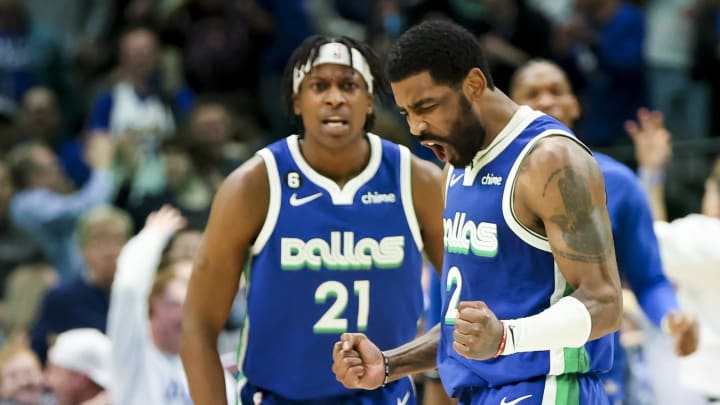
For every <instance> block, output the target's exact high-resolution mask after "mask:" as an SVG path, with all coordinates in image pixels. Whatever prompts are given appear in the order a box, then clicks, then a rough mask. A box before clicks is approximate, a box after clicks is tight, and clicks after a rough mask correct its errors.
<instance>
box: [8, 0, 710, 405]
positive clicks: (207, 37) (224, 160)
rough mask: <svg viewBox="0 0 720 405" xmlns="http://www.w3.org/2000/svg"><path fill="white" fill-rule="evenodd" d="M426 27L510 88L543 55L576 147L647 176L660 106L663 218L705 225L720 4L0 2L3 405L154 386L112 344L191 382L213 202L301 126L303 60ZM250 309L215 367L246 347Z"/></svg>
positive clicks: (383, 43)
mask: <svg viewBox="0 0 720 405" xmlns="http://www.w3.org/2000/svg"><path fill="white" fill-rule="evenodd" d="M425 18H449V19H452V20H454V21H456V22H459V23H460V24H462V25H463V26H465V27H466V28H467V29H469V30H470V31H471V32H473V33H474V34H476V35H477V36H478V38H479V40H480V41H481V44H482V45H483V47H484V49H485V50H486V52H487V56H488V58H489V62H490V66H491V71H492V75H493V77H494V80H495V83H496V85H497V86H498V87H499V88H501V89H503V90H507V89H508V88H509V86H510V84H511V83H510V82H511V79H512V77H513V74H514V72H515V70H516V68H517V67H519V66H521V65H523V64H525V63H526V62H528V61H529V60H532V59H535V58H545V59H548V60H552V61H554V62H555V63H557V64H558V65H559V66H560V67H562V68H563V69H564V70H565V71H566V72H567V73H568V77H569V79H570V81H571V84H572V87H573V88H574V90H575V93H576V94H577V96H578V99H579V101H580V104H581V105H582V108H581V110H582V112H583V113H582V115H581V116H580V119H579V120H578V121H577V124H576V126H575V129H576V132H577V134H578V135H579V136H580V138H581V139H582V140H583V141H584V142H585V143H586V144H588V146H590V147H591V148H593V150H600V151H603V152H606V153H607V154H610V155H612V156H614V157H616V158H617V159H619V160H621V161H623V162H625V163H627V164H629V165H630V166H632V167H635V166H636V165H637V162H636V160H635V155H634V153H633V149H632V148H633V146H632V142H631V138H630V137H629V136H628V133H627V131H626V129H625V123H626V121H627V120H629V119H634V118H635V117H636V114H637V111H638V109H639V108H641V107H650V108H652V109H654V110H657V111H660V112H662V114H663V116H664V124H665V127H666V128H667V129H668V131H669V132H670V133H672V137H673V143H674V145H673V147H674V154H673V155H672V157H668V158H667V159H668V161H667V162H666V163H667V171H666V174H667V179H668V180H667V182H666V183H665V184H666V187H665V190H664V191H663V192H664V193H665V194H664V197H665V199H666V203H667V217H668V219H673V218H678V217H681V216H684V215H687V214H689V213H692V212H700V205H701V200H702V196H703V192H704V187H705V179H706V178H707V177H708V175H709V174H710V169H711V166H712V164H711V162H712V159H713V158H714V155H715V154H717V153H718V152H720V73H718V72H720V1H718V0H447V1H433V0H363V1H355V0H352V1H351V0H53V1H48V0H0V156H2V159H1V160H0V294H1V296H0V300H1V306H0V340H1V341H2V348H1V349H0V404H46V403H48V404H49V403H55V402H57V403H59V404H76V403H86V404H102V403H107V401H108V396H107V395H108V394H107V393H105V391H106V390H108V389H110V390H112V389H113V387H111V386H109V385H112V384H114V383H115V382H118V384H133V381H135V380H137V379H138V378H142V377H141V375H140V374H138V373H136V374H135V375H132V369H131V370H130V371H126V374H127V373H130V374H129V375H125V376H121V375H117V374H113V373H111V372H110V371H108V366H107V362H109V361H110V360H109V358H110V357H113V358H114V356H116V355H117V354H116V353H113V354H112V356H111V355H110V354H109V353H110V352H111V351H112V350H111V348H110V346H111V341H112V344H113V345H114V344H118V345H122V346H123V347H126V348H128V349H127V350H128V352H127V353H128V354H125V355H123V356H125V357H122V358H123V359H124V360H127V361H128V362H129V363H128V364H137V366H136V367H137V369H136V370H140V369H147V368H148V367H146V366H144V365H143V364H145V365H147V364H159V363H157V362H159V361H162V362H166V363H167V364H166V366H167V367H169V368H168V370H171V368H170V367H171V363H172V362H173V361H177V365H176V366H178V367H179V364H180V363H179V358H177V350H178V349H177V342H176V341H175V340H177V339H178V338H179V335H180V327H179V323H180V318H181V308H182V302H183V300H184V291H185V290H186V288H187V285H186V284H187V272H188V271H189V268H190V265H189V263H190V262H189V260H191V259H192V257H193V254H194V252H195V250H196V249H197V246H198V243H199V241H200V235H201V232H202V230H203V228H204V226H205V223H206V221H207V218H208V214H209V210H210V204H211V201H212V198H213V196H214V193H215V191H216V190H217V188H218V186H219V185H220V183H221V181H222V180H223V178H224V177H225V176H226V175H228V174H229V173H230V172H231V171H232V170H233V169H234V168H236V167H237V166H238V165H239V164H240V163H242V162H243V161H245V160H246V159H247V158H248V157H250V156H251V155H252V154H253V153H254V152H255V151H257V150H258V149H259V148H260V147H262V146H264V145H265V144H267V143H269V142H271V141H274V140H276V139H279V138H281V137H284V136H286V135H288V134H289V133H292V132H293V130H294V128H293V127H292V125H291V124H290V121H289V120H288V117H287V114H286V112H285V111H283V104H282V102H281V94H282V74H283V69H284V68H285V64H286V62H287V60H288V58H289V57H290V54H291V53H292V51H293V50H294V49H295V48H296V47H297V45H299V44H300V43H301V42H302V40H303V39H305V38H306V37H308V36H310V35H312V34H315V33H320V34H325V35H348V36H351V37H354V38H357V39H360V40H364V41H366V42H368V43H369V44H371V45H372V46H373V47H374V49H375V50H376V51H377V53H378V54H379V55H380V56H381V57H382V56H383V55H384V52H385V51H386V50H387V49H388V46H389V45H390V44H392V42H393V41H394V39H396V38H397V37H398V36H399V35H400V34H401V33H402V32H403V31H404V30H405V29H407V28H408V27H409V26H411V25H413V24H415V23H417V22H419V21H421V20H423V19H425ZM376 116H377V121H376V125H375V132H377V133H378V134H380V135H381V136H384V137H387V138H390V139H392V140H394V141H396V142H398V143H402V144H406V145H408V146H410V147H411V149H412V150H413V151H414V152H416V153H417V154H418V155H420V156H423V157H426V158H428V159H433V157H432V154H430V153H429V152H427V151H424V150H422V148H420V147H419V146H418V145H417V144H416V143H415V141H414V140H413V139H412V137H411V136H410V135H409V132H408V130H407V128H406V126H405V124H404V123H403V119H402V117H401V116H400V115H399V114H398V113H397V111H396V108H395V107H394V104H393V102H392V100H384V101H383V103H382V104H381V106H380V107H379V108H376ZM168 206H172V207H174V208H169V207H168ZM163 207H164V208H163ZM148 235H151V236H148ZM131 238H133V239H132V240H136V241H137V240H141V241H145V242H144V243H140V242H137V243H136V244H135V245H133V244H132V243H128V241H131ZM135 238H139V239H135ZM140 245H142V246H140ZM133 246H134V248H135V249H136V250H133ZM138 249H139V250H138ZM143 249H145V250H143ZM123 257H125V258H126V260H124V261H123V260H122V258H123ZM138 260H140V262H142V263H140V264H138ZM123 265H124V266H125V267H126V268H125V269H123V268H122V266H123ZM123 270H126V271H127V272H129V273H128V274H125V276H124V278H120V277H121V276H120V275H121V274H122V271H123ZM118 280H122V281H123V282H122V283H120V282H119V281H118ZM114 281H116V282H115V283H114ZM237 301H238V302H237V303H236V305H235V307H236V308H234V311H233V316H232V317H231V320H230V321H228V324H227V327H226V329H227V334H228V336H227V338H224V339H221V342H220V346H221V348H220V350H221V352H231V351H232V350H233V348H234V345H235V344H236V341H237V337H238V335H239V333H240V331H239V329H240V327H241V323H242V322H241V319H242V313H243V304H242V300H241V299H238V300H237ZM128 302H130V303H131V304H128ZM133 302H134V303H135V305H132V303H133ZM133 311H134V312H133ZM146 318H147V319H149V321H150V323H149V325H150V326H149V328H150V331H144V329H142V328H148V326H147V322H146ZM133 320H134V321H135V322H134V323H133ZM113 322H115V323H113ZM113 325H115V326H113ZM132 325H136V326H137V328H139V329H137V330H134V333H135V335H133V330H132ZM126 326H127V328H128V329H127V330H126V328H125V327H126ZM97 331H99V332H102V333H96V332H97ZM143 331H144V332H147V333H149V334H150V335H151V336H152V337H153V342H150V343H147V344H146V343H145V342H143V341H142V339H141V338H138V336H142V335H143V333H144V332H143ZM147 333H146V334H147ZM108 336H109V338H108ZM173 339H175V340H173ZM120 341H122V342H121V343H120ZM626 341H629V342H634V341H632V340H626ZM150 346H152V347H153V349H148V350H149V351H148V352H147V353H145V352H144V351H143V350H141V348H142V347H150ZM133 348H135V349H136V350H134V351H133V350H132V349H133ZM152 350H156V351H158V350H159V351H158V353H171V354H173V355H174V356H175V357H173V358H168V359H165V358H164V357H163V358H162V359H160V358H159V357H157V356H159V355H158V354H157V353H155V352H153V351H152ZM141 356H144V357H141ZM231 357H232V356H229V357H228V363H232V361H233V360H234V359H232V360H231V359H230V358H231ZM130 358H135V359H136V360H128V359H130ZM166 360H167V361H166ZM143 362H144V363H143ZM148 362H151V363H148ZM163 364H165V363H163ZM638 364H642V363H638ZM128 367H131V365H129V366H128ZM163 367H165V366H163ZM229 368H230V367H229ZM636 370H637V369H636ZM43 373H45V375H44V376H43ZM148 378H152V376H150V377H148ZM111 382H112V383H111ZM178 384H186V383H183V382H181V381H179V382H178ZM718 384H720V382H719V383H718ZM127 386H130V385H127ZM180 391H181V390H178V392H180ZM111 395H112V396H113V398H116V397H115V395H116V394H115V393H111ZM172 395H173V393H165V396H166V398H168V401H169V402H170V401H171V399H172ZM229 397H230V395H229ZM173 400H174V399H173ZM184 400H186V401H189V398H185V399H184ZM169 402H168V403H169ZM119 403H122V402H119ZM173 403H174V402H173ZM177 403H181V402H177ZM185 403H188V402H185Z"/></svg>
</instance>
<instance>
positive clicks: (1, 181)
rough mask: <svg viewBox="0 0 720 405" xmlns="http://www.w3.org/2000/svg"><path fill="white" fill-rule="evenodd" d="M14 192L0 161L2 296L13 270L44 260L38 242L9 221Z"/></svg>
mask: <svg viewBox="0 0 720 405" xmlns="http://www.w3.org/2000/svg"><path fill="white" fill-rule="evenodd" d="M14 192H15V190H14V187H13V185H12V181H11V179H10V172H9V170H8V168H7V166H6V165H5V163H4V162H3V161H0V293H2V294H4V292H5V281H6V279H7V277H8V276H9V274H10V272H11V271H13V269H15V268H16V267H17V266H19V265H21V264H25V263H30V262H38V261H42V260H43V259H44V258H43V252H42V249H41V247H40V245H39V244H38V242H37V241H36V240H35V239H33V238H32V237H31V236H30V235H29V234H28V233H27V232H25V231H23V230H21V229H19V228H18V227H17V226H16V225H15V224H14V223H12V221H10V218H9V210H10V201H11V200H12V197H13V194H14ZM0 298H2V296H0Z"/></svg>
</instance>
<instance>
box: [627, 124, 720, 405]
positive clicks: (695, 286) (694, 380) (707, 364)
mask: <svg viewBox="0 0 720 405" xmlns="http://www.w3.org/2000/svg"><path fill="white" fill-rule="evenodd" d="M662 118H663V117H662V114H657V113H656V114H652V113H648V112H646V111H643V112H641V113H640V114H639V115H638V121H637V122H629V123H628V125H627V129H628V132H629V133H630V136H631V138H632V140H633V142H634V143H635V156H636V158H637V161H638V171H639V173H640V178H641V180H642V181H643V185H644V186H645V189H646V191H647V193H648V196H649V197H650V200H651V201H652V202H653V214H654V217H655V220H656V222H655V234H656V235H657V238H658V242H659V245H660V254H661V256H662V260H663V263H664V265H665V269H666V271H667V274H668V277H669V278H670V279H671V280H673V281H674V282H675V284H676V285H677V291H678V298H679V300H680V302H681V303H682V304H683V306H684V307H686V308H691V309H692V310H693V311H695V312H696V313H697V315H698V319H699V320H700V322H701V324H702V328H701V330H700V345H699V346H698V350H697V352H696V353H694V354H693V355H691V356H688V357H686V358H682V359H680V361H679V366H680V367H679V368H677V369H676V368H674V367H672V366H671V367H669V368H668V367H667V366H666V365H665V364H667V363H663V364H658V367H657V368H659V369H661V371H665V372H666V373H668V374H671V375H669V376H667V377H666V378H667V379H673V380H677V379H679V381H680V384H681V385H682V386H683V387H684V388H685V389H687V390H689V391H691V392H694V393H697V394H699V395H702V396H704V397H706V398H707V399H708V400H709V402H714V400H712V399H713V398H714V399H715V400H716V399H717V398H720V384H718V381H720V315H719V313H718V308H720V296H719V295H718V291H720V271H718V269H720V254H718V253H719V252H720V250H719V249H718V240H720V159H719V160H716V161H715V164H714V167H713V169H712V172H711V173H710V175H709V176H708V177H707V179H706V181H705V194H704V196H703V200H702V208H701V212H700V213H694V214H690V215H687V216H685V217H683V218H679V219H675V220H673V221H671V222H668V219H667V217H666V214H665V212H666V210H665V207H664V199H663V187H664V183H665V177H664V171H665V165H666V164H667V161H668V159H669V157H670V155H671V151H672V149H671V144H670V142H669V138H670V134H669V133H668V132H667V131H666V130H664V128H663V126H662ZM675 370H677V374H675V372H674V371H675ZM659 388H664V387H663V386H662V385H660V386H659ZM683 399H684V398H683Z"/></svg>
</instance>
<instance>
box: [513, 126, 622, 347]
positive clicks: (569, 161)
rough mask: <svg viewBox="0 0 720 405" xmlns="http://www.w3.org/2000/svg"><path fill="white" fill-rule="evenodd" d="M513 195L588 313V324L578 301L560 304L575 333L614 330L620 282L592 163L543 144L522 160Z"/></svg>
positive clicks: (557, 140) (578, 153)
mask: <svg viewBox="0 0 720 405" xmlns="http://www.w3.org/2000/svg"><path fill="white" fill-rule="evenodd" d="M515 190H516V194H515V203H516V214H519V215H520V216H521V218H522V217H524V220H523V219H521V222H523V223H524V224H525V225H527V226H529V227H530V228H533V230H535V231H536V232H539V233H544V234H546V235H547V238H548V240H549V243H550V247H551V249H552V253H553V256H554V258H555V261H556V262H557V265H558V268H559V270H560V272H561V273H562V275H563V276H564V278H565V279H566V280H567V282H568V283H569V285H570V286H571V287H572V288H573V290H574V291H573V292H572V294H571V296H572V297H574V298H575V299H577V300H578V301H579V302H580V303H582V304H583V305H584V306H585V308H586V309H587V312H588V313H589V321H590V325H587V323H586V322H583V321H582V320H581V318H583V314H582V311H583V310H582V308H581V307H580V308H578V306H577V301H573V300H567V299H563V300H564V302H563V305H564V307H563V310H565V309H567V310H568V311H571V312H568V316H570V313H572V316H576V318H572V319H577V324H578V325H577V326H578V328H586V331H585V333H588V332H589V336H588V337H586V340H592V339H597V338H599V337H601V336H603V335H606V334H608V333H611V332H614V331H616V330H617V329H618V328H619V327H620V321H621V311H622V297H621V290H620V279H619V275H618V269H617V262H616V260H615V252H614V245H613V237H612V230H611V227H610V219H609V217H608V212H607V205H606V194H605V185H604V181H603V177H602V174H601V172H600V168H599V167H598V165H597V162H596V161H595V159H594V158H593V157H592V156H591V155H590V154H589V153H588V152H586V151H585V150H583V148H582V147H581V146H580V145H578V144H577V143H575V142H573V141H572V140H569V139H567V138H564V137H550V138H546V139H542V140H540V141H538V143H537V144H536V145H535V146H534V148H533V150H532V151H531V152H530V153H529V154H528V155H527V156H526V157H525V158H524V161H523V162H522V164H521V168H520V173H519V175H518V178H517V184H516V187H515ZM518 211H519V212H518ZM528 219H529V220H528ZM533 219H534V220H535V222H534V223H533V221H532V220H533ZM563 300H561V301H563ZM558 303H560V302H558ZM556 305H557V304H556ZM578 309H579V312H578ZM572 311H574V312H572ZM584 317H585V318H587V315H584ZM568 319H570V318H568ZM566 321H567V319H566ZM570 328H571V326H569V325H568V326H567V327H565V328H563V329H566V330H568V331H569V330H571V329H570ZM587 329H589V331H587ZM581 340H582V339H579V340H578V341H577V343H582V342H581Z"/></svg>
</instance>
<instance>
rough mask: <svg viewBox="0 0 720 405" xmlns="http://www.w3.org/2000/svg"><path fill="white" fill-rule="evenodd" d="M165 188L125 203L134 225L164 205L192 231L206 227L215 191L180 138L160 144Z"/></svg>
mask: <svg viewBox="0 0 720 405" xmlns="http://www.w3.org/2000/svg"><path fill="white" fill-rule="evenodd" d="M161 156H162V159H161V160H162V163H163V167H164V171H165V172H164V176H165V186H164V187H163V188H162V189H161V190H159V191H158V192H155V193H153V194H147V195H145V196H144V197H143V198H142V199H140V200H139V201H134V200H131V201H129V202H128V211H129V212H130V213H131V214H132V216H133V220H134V221H135V223H136V224H138V223H142V221H143V219H144V218H147V216H148V215H149V214H150V213H151V212H153V211H156V210H158V209H160V207H162V206H163V205H165V204H169V205H172V206H174V207H177V209H178V210H180V212H181V213H182V214H183V216H184V217H185V218H186V219H187V221H188V224H189V225H190V226H191V227H193V228H199V229H202V228H204V227H205V223H206V222H207V219H208V216H209V214H210V203H211V202H212V196H213V194H214V192H215V189H214V187H213V185H212V184H211V183H210V181H209V180H208V179H207V178H206V177H204V176H202V175H201V174H200V173H198V171H197V169H196V167H195V164H194V161H193V159H192V157H191V151H190V147H189V146H188V144H187V143H186V142H185V140H183V139H179V138H170V139H167V140H165V141H164V142H163V145H162V155H161Z"/></svg>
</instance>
